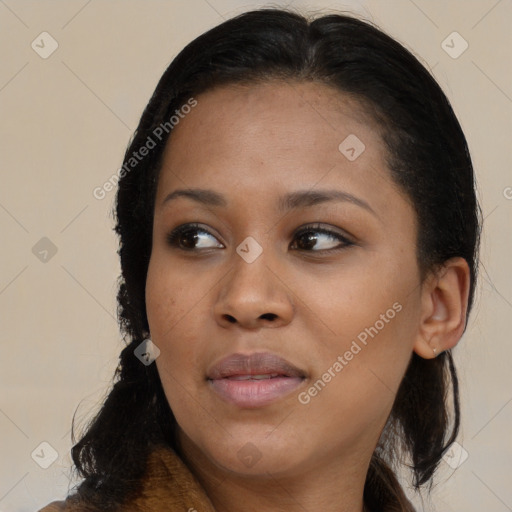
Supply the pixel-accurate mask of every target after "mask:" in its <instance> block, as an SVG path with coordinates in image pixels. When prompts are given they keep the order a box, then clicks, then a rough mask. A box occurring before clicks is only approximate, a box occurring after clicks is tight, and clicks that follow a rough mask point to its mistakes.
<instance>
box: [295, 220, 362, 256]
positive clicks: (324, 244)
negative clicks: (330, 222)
mask: <svg viewBox="0 0 512 512" xmlns="http://www.w3.org/2000/svg"><path fill="white" fill-rule="evenodd" d="M294 241H296V243H295V244H293V243H292V246H293V247H292V248H294V249H295V248H296V249H297V250H299V251H314V252H321V251H330V250H338V249H343V248H345V247H348V246H351V245H354V243H353V242H351V241H350V240H349V239H348V238H347V237H345V236H343V235H342V234H341V233H338V232H336V231H332V230H330V229H326V228H322V227H321V226H308V227H306V228H303V229H301V230H300V231H298V232H297V233H296V235H295V240H294Z"/></svg>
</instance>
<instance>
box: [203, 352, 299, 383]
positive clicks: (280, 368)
mask: <svg viewBox="0 0 512 512" xmlns="http://www.w3.org/2000/svg"><path fill="white" fill-rule="evenodd" d="M267 374H278V375H283V376H286V377H304V376H305V374H304V372H303V371H302V370H300V369H299V368H297V367H296V366H294V365H293V364H292V363H290V362H289V361H287V360H286V359H283V358H282V357H279V356H277V355H275V354H271V353H269V352H258V353H255V354H249V355H246V354H240V353H236V354H231V355H229V356H227V357H225V358H224V359H221V360H220V361H219V362H218V363H217V364H215V365H214V366H213V367H211V368H210V370H209V371H208V373H207V378H208V379H209V380H215V379H224V378H226V377H233V376H236V375H267Z"/></svg>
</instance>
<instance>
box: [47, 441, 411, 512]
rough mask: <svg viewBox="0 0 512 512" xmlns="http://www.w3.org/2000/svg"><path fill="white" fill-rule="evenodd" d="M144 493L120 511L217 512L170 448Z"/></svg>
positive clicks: (55, 507) (86, 511) (63, 509)
mask: <svg viewBox="0 0 512 512" xmlns="http://www.w3.org/2000/svg"><path fill="white" fill-rule="evenodd" d="M142 482H143V487H142V491H141V492H140V494H139V495H138V497H137V498H136V499H135V500H134V501H131V502H130V503H129V504H127V505H123V506H122V507H120V509H119V512H215V509H214V508H213V505H212V503H211V501H210V499H209V498H208V496H207V495H206V493H205V491H204V489H203V487H202V486H201V484H200V483H199V482H198V481H197V479H196V478H195V476H194V475H193V474H192V473H191V471H190V470H189V468H188V467H187V466H186V465H185V463H184V462H183V461H182V460H181V458H180V457H178V455H176V453H175V452H174V451H173V450H172V449H170V448H160V449H158V450H155V451H153V453H151V455H150V456H149V458H148V466H147V471H146V475H145V476H144V478H143V481H142ZM403 503H404V506H399V505H395V506H387V507H385V510H384V509H382V510H379V512H414V507H413V506H412V504H411V503H410V502H409V501H408V500H407V498H405V495H403ZM39 512H100V509H97V508H91V507H90V506H87V505H84V504H80V503H78V502H77V501H76V499H73V497H68V498H67V499H66V501H54V502H52V503H50V504H49V505H47V506H46V507H44V508H43V509H41V510H40V511H39Z"/></svg>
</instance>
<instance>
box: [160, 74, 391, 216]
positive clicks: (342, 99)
mask: <svg viewBox="0 0 512 512" xmlns="http://www.w3.org/2000/svg"><path fill="white" fill-rule="evenodd" d="M196 100H197V106H195V107H194V108H193V109H192V110H191V111H190V113H188V114H187V115H185V116H184V118H183V119H181V120H180V122H179V123H178V124H177V125H176V126H175V127H174V129H173V132H172V133H171V137H170V139H169V141H168V144H167V147H166V150H165V153H164V159H163V166H162V170H161V175H160V178H159V186H158V190H157V203H158V201H159V200H161V199H162V197H164V194H167V193H168V192H169V191H171V190H172V189H174V188H184V187H197V186H201V187H204V188H214V189H217V190H222V191H227V192H229V191H231V192H234V191H237V192H238V193H244V192H246V191H251V192H252V193H253V194H255V193H258V192H260V193H261V194H266V193H267V192H268V191H276V192H277V191H278V190H281V191H286V190H290V189H298V188H302V189H304V188H311V187H314V186H315V185H316V184H321V185H322V187H323V188H324V187H325V186H337V187H339V186H340V185H341V186H346V187H348V188H350V189H351V191H353V192H359V193H362V192H363V190H362V189H365V188H366V189H367V191H366V193H369V194H370V195H372V190H373V191H375V189H376V187H378V188H380V195H381V200H382V198H383V197H385V196H386V194H389V193H391V192H394V193H398V192H399V191H398V190H397V188H396V186H395V185H394V183H393V182H392V180H391V177H390V174H389V170H388V169H387V165H386V149H385V146H384V143H383V141H382V139H381V137H380V135H379V131H378V129H377V125H376V123H374V122H373V120H372V119H371V117H370V116H369V115H368V114H367V113H366V112H365V110H364V108H363V106H362V105H361V103H360V102H358V101H357V100H356V99H355V98H354V97H352V96H350V95H348V94H345V93H342V92H340V91H338V90H336V89H334V88H333V87H330V86H327V85H324V84H320V83H315V82H281V81H272V82H266V83H260V84H251V85H243V86H241V85H228V86H222V87H218V88H216V89H213V90H211V91H208V92H206V93H204V94H201V95H199V96H197V98H196ZM385 187H388V190H384V188H385ZM374 195H375V194H374ZM375 200H378V198H375ZM383 206H385V205H383Z"/></svg>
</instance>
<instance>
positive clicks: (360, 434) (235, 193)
mask: <svg viewBox="0 0 512 512" xmlns="http://www.w3.org/2000/svg"><path fill="white" fill-rule="evenodd" d="M119 174H120V182H119V189H118V194H117V203H116V215H117V217H116V220H117V225H116V232H117V234H118V235H119V237H120V250H119V254H120V258H121V266H122V278H121V281H120V286H119V293H118V302H119V316H120V323H121V327H122V329H123V332H124V333H125V336H126V339H127V341H128V344H127V347H126V348H125V349H124V350H123V351H122V353H121V358H120V365H119V368H118V370H117V372H116V376H115V384H114V386H113V389H112V390H111V392H110V394H109V396H108V397H107V399H106V401H105V403H104V404H103V407H102V409H101V410H100V412H99V413H98V415H97V416H96V418H95V419H94V420H93V421H92V423H91V424H90V425H89V427H88V430H87V432H86V433H85V435H84V436H83V437H82V438H81V439H80V440H79V441H78V442H77V443H76V444H75V446H74V447H73V450H72V455H73V460H74V463H75V465H76V467H77V469H78V472H79V474H80V475H81V476H82V477H84V481H83V482H82V483H81V485H80V486H79V488H78V490H77V492H76V493H75V494H74V495H73V496H70V497H68V499H67V500H66V501H65V502H59V503H54V504H51V505H49V506H48V507H46V508H45V509H43V510H44V512H50V511H54V510H62V511H89V510H91V511H92V510H123V511H132V510H133V511H136V510H137V511H139V510H140V511H157V510H173V511H174V510H176V511H178V510H179V511H189V512H191V511H194V510H197V511H235V510H240V509H241V508H242V507H243V509H244V510H246V511H277V510H287V511H295V510H317V509H321V510H324V511H343V512H361V511H379V512H383V511H386V512H387V511H412V510H414V509H413V506H412V504H411V503H410V502H409V501H408V499H407V498H406V496H405V493H404V492H403V490H402V487H401V485H400V483H399V481H398V478H397V476H396V474H395V471H396V468H397V464H398V463H400V462H402V463H407V464H408V465H409V466H410V468H411V470H412V474H413V477H414V486H415V488H416V489H417V490H420V489H421V488H422V487H424V486H427V487H428V485H429V484H430V483H431V482H432V477H433V475H434V472H435V470H436V468H437V466H438V464H439V462H440V460H441V457H442V456H443V454H444V453H445V452H446V451H447V449H448V447H449V446H450V445H451V443H452V442H453V441H454V440H455V439H456V436H457V433H458V428H459V421H460V414H459V401H458V388H457V376H456V371H455V368H454V365H453V360H452V355H451V349H452V348H453V347H454V346H455V345H456V344H457V342H458V341H459V339H460V338H461V336H462V334H463V332H464V330H465V327H466V322H467V318H468V315H469V312H470V309H471V305H472V301H473V292H474V288H475V282H476V274H477V253H478V241H479V233H480V211H479V206H478V203H477V200H476V196H475V189H474V177H473V169H472V164H471V159H470V156H469V152H468V148H467V144H466V141H465V138H464V135H463V133H462V130H461V128H460V125H459V123H458V121H457V119H456V117H455V115H454V113H453V111H452V108H451V107H450V104H449V102H448V100H447V99H446V97H445V95H444V94H443V92H442V91H441V89H440V87H439V86H438V85H437V84H436V82H435V81H434V79H433V78H432V77H431V76H430V74H429V73H428V72H427V71H426V70H425V69H424V67H423V66H422V65H421V64H420V63H419V62H418V61H417V60H416V59H415V58H414V57H413V56H412V55H411V54H410V53H409V52H408V51H407V50H406V49H404V48H403V47H402V46H401V45H400V44H398V43H397V42H396V41H394V40H393V39H391V38H390V37H389V36H387V35H385V34H383V33H382V32H381V31H379V30H378V29H377V28H375V27H373V26H371V25H370V24H367V23H365V22H362V21H359V20H357V19H354V18H352V17H349V16H345V15H329V16H324V17H320V18H318V19H315V20H308V19H306V18H304V17H301V16H299V15H298V14H295V13H291V12H287V11H284V10H277V9H263V10H258V11H252V12H247V13H245V14H242V15H240V16H238V17H236V18H234V19H231V20H228V21H226V22H225V23H222V24H221V25H219V26H218V27H216V28H214V29H212V30H210V31H208V32H206V33H205V34H203V35H201V36H200V37H198V38H197V39H196V40H194V41H193V42H192V43H190V44H189V45H188V46H187V47H186V48H185V49H184V50H183V51H182V52H181V53H180V54H179V55H178V56H177V57H176V58H175V59H174V61H173V62H172V63H171V65H170V66H169V68H168V69H167V71H166V72H165V73H164V75H163V77H162V78H161V80H160V82H159V84H158V86H157V88H156V90H155V93H154V94H153V96H152V98H151V100H150V102H149V104H148V106H147V107H146V109H145V111H144V113H143V115H142V119H141V121H140V124H139V127H138V128H137V131H136V134H135V137H134V139H133V141H132V142H131V144H130V146H129V148H128V149H127V152H126V155H125V160H124V165H123V168H122V169H121V170H120V173H119ZM450 388H451V396H452V399H451V400H448V401H446V400H445V396H447V395H448V392H449V391H450Z"/></svg>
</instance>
